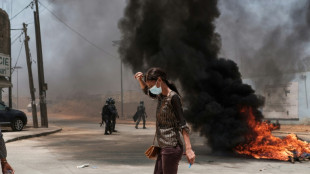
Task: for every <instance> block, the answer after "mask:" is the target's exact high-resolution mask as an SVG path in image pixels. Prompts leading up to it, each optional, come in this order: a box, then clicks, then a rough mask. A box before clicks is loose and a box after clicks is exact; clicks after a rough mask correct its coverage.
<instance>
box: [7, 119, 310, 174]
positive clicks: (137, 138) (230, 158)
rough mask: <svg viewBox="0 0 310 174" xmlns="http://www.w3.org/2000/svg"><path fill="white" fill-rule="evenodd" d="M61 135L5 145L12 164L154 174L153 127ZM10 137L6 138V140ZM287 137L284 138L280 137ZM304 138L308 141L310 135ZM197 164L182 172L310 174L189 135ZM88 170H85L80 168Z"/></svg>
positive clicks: (73, 130)
mask: <svg viewBox="0 0 310 174" xmlns="http://www.w3.org/2000/svg"><path fill="white" fill-rule="evenodd" d="M51 122H52V125H55V127H61V128H62V131H61V132H58V133H54V134H51V135H48V136H43V137H35V138H31V139H25V140H20V141H15V142H10V143H7V149H8V161H9V163H10V164H11V165H12V166H13V168H14V169H15V170H16V173H17V174H18V173H21V174H55V173H57V174H69V173H76V174H80V173H81V174H82V173H83V174H85V173H90V174H95V173H109V174H110V173H111V174H114V173H135V174H147V173H153V169H154V161H153V160H149V159H147V158H146V157H145V156H144V151H145V150H146V149H147V148H148V147H149V146H150V145H151V143H152V140H153V137H154V131H155V127H154V125H147V129H135V128H134V125H133V124H132V125H128V124H118V125H117V126H116V129H117V130H118V132H117V133H114V134H112V135H104V134H103V133H104V128H103V127H99V124H98V123H97V122H87V121H72V120H54V121H51ZM9 133H10V132H9V131H8V132H4V137H5V136H6V135H7V134H9ZM277 134H278V135H280V136H284V135H285V134H286V133H285V132H277ZM302 136H303V138H304V139H305V140H309V137H310V136H309V135H308V133H304V134H303V135H302ZM191 142H192V145H193V149H194V151H195V153H196V155H197V158H196V163H195V164H194V165H193V166H192V167H191V168H189V165H188V163H187V161H186V158H185V156H184V157H183V159H182V161H181V162H180V164H179V172H178V173H181V174H185V173H192V174H198V173H211V174H213V173H214V174H218V173H233V174H243V173H244V174H247V173H264V174H265V173H268V174H269V173H272V174H280V173H281V174H283V173H298V174H299V173H301V174H303V173H305V174H306V173H307V174H308V173H309V170H310V162H302V163H299V162H296V163H295V164H292V163H290V162H285V161H276V160H257V159H251V158H246V157H240V156H236V155H234V154H219V153H217V154H214V153H212V152H211V150H210V149H209V148H208V146H206V145H205V144H206V140H205V138H203V137H200V136H199V135H198V133H193V134H192V135H191ZM83 164H89V166H88V167H85V168H77V166H80V165H83Z"/></svg>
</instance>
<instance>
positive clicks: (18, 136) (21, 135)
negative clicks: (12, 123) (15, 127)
mask: <svg viewBox="0 0 310 174" xmlns="http://www.w3.org/2000/svg"><path fill="white" fill-rule="evenodd" d="M60 131H62V128H60V127H58V126H55V125H50V126H49V127H48V128H33V127H32V126H31V127H30V126H27V127H25V128H24V129H23V130H22V131H12V130H10V129H7V130H3V131H2V133H3V139H4V141H5V142H6V143H9V142H13V141H18V140H22V139H28V138H32V137H40V136H46V135H49V134H53V133H56V132H60Z"/></svg>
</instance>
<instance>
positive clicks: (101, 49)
mask: <svg viewBox="0 0 310 174" xmlns="http://www.w3.org/2000/svg"><path fill="white" fill-rule="evenodd" d="M39 3H40V4H41V5H42V6H43V7H44V8H45V9H46V10H47V11H49V12H50V13H51V14H52V15H53V16H54V17H55V18H56V19H57V20H58V21H60V22H61V23H62V24H64V25H65V26H66V27H67V28H69V29H70V30H71V31H73V32H74V33H75V34H77V35H78V36H80V38H82V39H83V40H85V41H86V42H88V43H89V44H90V45H92V46H94V47H96V48H97V49H98V50H100V51H102V52H104V53H106V54H108V55H110V56H112V57H116V56H114V55H113V54H111V53H109V52H108V51H106V50H104V49H103V48H101V47H99V46H97V45H96V44H94V43H93V42H91V41H90V40H88V39H87V38H86V37H85V36H83V35H82V34H81V33H80V32H78V31H77V30H75V29H74V28H72V27H71V26H70V25H68V24H67V23H66V22H64V21H63V20H62V19H60V18H59V17H58V16H57V15H56V14H55V13H53V12H52V11H51V10H50V9H49V8H47V7H46V6H45V5H44V4H42V3H41V2H39ZM116 58H117V57H116Z"/></svg>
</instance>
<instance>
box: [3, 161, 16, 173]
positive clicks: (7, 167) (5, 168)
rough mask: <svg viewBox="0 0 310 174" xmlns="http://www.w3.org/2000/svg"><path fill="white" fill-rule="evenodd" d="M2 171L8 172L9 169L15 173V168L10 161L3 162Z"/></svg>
mask: <svg viewBox="0 0 310 174" xmlns="http://www.w3.org/2000/svg"><path fill="white" fill-rule="evenodd" d="M1 167H2V173H7V171H9V170H10V171H11V174H14V170H13V168H12V167H11V166H10V164H9V163H8V162H1Z"/></svg>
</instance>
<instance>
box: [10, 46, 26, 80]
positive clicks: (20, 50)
mask: <svg viewBox="0 0 310 174" xmlns="http://www.w3.org/2000/svg"><path fill="white" fill-rule="evenodd" d="M23 46H24V42H23V43H22V44H21V47H20V49H19V53H18V56H17V59H16V62H15V65H14V67H13V70H12V73H11V75H12V74H13V72H14V70H15V67H16V65H17V63H18V60H19V58H20V54H21V52H22V49H23Z"/></svg>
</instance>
